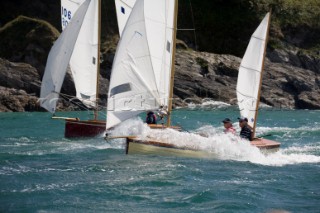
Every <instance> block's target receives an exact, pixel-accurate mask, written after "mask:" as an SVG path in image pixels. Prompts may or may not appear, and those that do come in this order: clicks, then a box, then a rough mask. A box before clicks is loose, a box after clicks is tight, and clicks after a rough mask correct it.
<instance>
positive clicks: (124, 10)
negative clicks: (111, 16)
mask: <svg viewBox="0 0 320 213" xmlns="http://www.w3.org/2000/svg"><path fill="white" fill-rule="evenodd" d="M135 3H136V0H115V4H116V12H117V20H118V28H119V35H120V36H121V35H122V31H123V29H124V27H125V25H126V23H127V20H128V18H129V16H130V14H131V11H132V8H133V6H134V4H135Z"/></svg>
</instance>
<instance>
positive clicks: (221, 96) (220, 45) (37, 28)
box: [0, 0, 320, 111]
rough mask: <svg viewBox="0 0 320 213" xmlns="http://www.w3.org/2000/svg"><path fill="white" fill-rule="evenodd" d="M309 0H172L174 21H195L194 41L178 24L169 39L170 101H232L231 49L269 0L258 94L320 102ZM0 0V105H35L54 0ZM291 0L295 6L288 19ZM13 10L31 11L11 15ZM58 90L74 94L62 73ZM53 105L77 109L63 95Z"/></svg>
mask: <svg viewBox="0 0 320 213" xmlns="http://www.w3.org/2000/svg"><path fill="white" fill-rule="evenodd" d="M309 1H310V2H309V3H310V5H311V6H312V11H311V12H310V13H308V14H305V12H306V11H308V10H309V8H308V7H307V6H306V4H304V3H299V1H287V0H261V1H259V3H256V1H249V0H240V1H237V0H230V1H223V0H215V1H209V0H203V1H191V3H192V11H191V7H190V1H187V0H185V1H183V0H180V1H179V18H178V28H179V29H183V28H193V27H194V26H195V28H196V40H195V37H194V32H193V31H178V38H180V39H182V40H183V41H181V42H179V43H178V44H177V46H178V50H177V54H176V75H175V87H174V94H175V97H176V100H175V104H176V105H177V106H181V105H182V106H183V105H186V104H187V103H189V102H193V103H201V102H202V99H203V98H211V99H212V100H216V101H224V102H227V103H231V104H236V93H235V87H236V81H237V76H238V67H239V64H240V61H241V59H240V58H239V56H240V57H241V56H242V55H243V53H244V51H245V49H246V46H247V43H248V41H249V39H250V36H251V34H252V32H253V31H254V29H255V28H256V27H257V26H258V24H259V22H260V21H261V19H262V17H263V16H264V14H265V13H266V11H267V10H268V9H269V8H270V7H271V8H273V11H274V13H273V14H274V15H273V16H272V25H271V33H270V41H269V45H268V51H267V60H266V65H265V73H264V77H263V85H262V97H261V101H262V102H264V103H266V104H268V105H271V106H276V107H286V108H299V109H305V108H309V109H320V101H319V98H318V97H320V96H319V95H320V94H319V93H320V92H319V87H320V86H319V84H320V30H319V29H320V24H319V22H317V21H315V20H314V19H316V18H317V17H318V18H319V14H320V13H318V15H317V14H316V12H317V11H320V3H319V2H318V1H313V0H309ZM17 2H19V4H15V3H17ZM288 2H291V3H290V4H289V3H288ZM102 3H103V5H102V11H103V18H102V19H103V20H102V21H103V23H102V26H106V27H102V31H103V32H102V33H103V36H102V47H101V51H102V59H103V61H102V64H101V72H100V74H101V75H100V85H101V87H100V94H101V95H100V98H101V102H100V105H102V106H106V98H107V89H108V82H109V81H108V79H109V78H110V74H111V67H112V62H113V57H114V53H115V50H116V45H117V42H118V35H117V31H118V29H117V22H116V17H115V10H114V1H113V0H112V1H111V0H105V1H102ZM299 4H300V5H299ZM0 6H1V8H6V9H5V10H4V11H3V13H2V15H1V17H0V26H1V25H2V27H1V28H0V38H1V39H0V58H3V59H1V60H0V94H1V100H0V111H24V110H40V109H39V106H38V105H37V103H36V99H37V97H38V96H39V89H40V82H41V79H42V76H43V71H44V68H45V64H46V59H47V56H48V52H49V50H50V48H51V46H52V45H53V42H54V41H55V40H56V39H57V37H58V36H59V32H58V30H57V29H60V14H59V12H57V13H55V12H53V11H56V10H57V11H60V1H50V0H34V1H32V2H27V1H22V0H15V1H2V2H0ZM276 6H277V7H276ZM298 6H300V7H301V8H300V10H298V15H297V16H296V19H295V21H292V20H291V19H290V17H291V18H293V17H294V16H293V15H292V13H294V11H295V10H296V9H297V8H299V7H298ZM304 7H306V8H304ZM279 8H282V9H279ZM8 11H10V12H8ZM32 11H37V13H35V12H32ZM104 12H105V14H107V15H104ZM191 13H192V14H193V15H194V24H192V22H193V19H192V16H191ZM296 13H297V12H296ZM20 14H23V15H28V16H30V17H33V18H28V17H25V16H19V17H17V16H18V15H20ZM15 17H17V18H16V19H14V20H12V19H13V18H15ZM38 18H42V19H44V20H46V21H43V20H39V19H38ZM318 20H319V19H318ZM47 21H49V22H50V23H48V22H47ZM7 22H8V23H7ZM5 23H6V24H5ZM56 28H57V29H56ZM195 41H196V42H195ZM186 44H187V45H186ZM190 48H197V49H198V50H201V51H202V52H198V51H194V50H192V49H190ZM209 52H215V53H219V54H221V55H218V54H213V53H209ZM62 93H65V94H69V95H75V88H74V84H73V81H72V78H71V75H70V73H67V76H66V78H65V82H64V84H63V88H62ZM10 103H11V104H10ZM58 108H59V109H69V110H72V109H78V108H75V107H74V106H72V105H70V103H68V102H66V101H61V103H60V105H59V107H58Z"/></svg>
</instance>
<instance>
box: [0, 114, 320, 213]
mask: <svg viewBox="0 0 320 213" xmlns="http://www.w3.org/2000/svg"><path fill="white" fill-rule="evenodd" d="M59 116H80V117H83V118H86V117H88V116H89V115H88V114H87V113H85V112H72V113H59ZM237 116H238V112H237V111H236V110H234V109H233V108H220V109H214V110H212V109H211V110H206V109H202V108H200V109H196V110H190V109H188V110H186V109H179V110H177V111H175V112H174V116H173V120H174V124H178V125H180V126H182V127H183V128H184V130H185V131H184V132H180V133H179V132H175V131H172V130H166V131H162V132H160V131H154V132H152V134H154V136H155V137H159V138H163V137H165V138H170V141H171V142H172V143H175V144H176V145H186V144H187V145H190V146H195V147H197V148H200V149H205V150H207V151H209V152H212V153H215V155H216V156H217V157H216V158H215V159H192V158H181V157H174V156H166V157H164V156H146V155H125V154H124V142H123V141H122V140H114V141H111V142H106V141H105V140H104V139H103V136H102V135H101V136H99V137H96V138H92V139H80V140H69V139H65V138H64V137H63V133H64V123H63V122H62V121H58V120H51V119H50V115H49V114H48V113H0V121H1V123H0V133H1V134H0V211H1V212H165V211H167V212H275V211H283V212H286V211H288V212H320V205H319V203H320V111H289V110H282V111H279V110H272V109H264V110H262V111H261V112H260V114H259V122H258V129H257V134H258V135H271V136H268V138H269V139H272V140H277V141H279V142H281V149H280V151H279V152H277V153H273V154H270V155H264V154H262V153H261V152H260V151H259V150H258V149H256V148H255V147H251V146H250V145H248V144H247V143H245V142H239V141H237V139H235V137H232V136H229V135H225V134H221V132H222V130H223V129H222V125H221V120H223V119H224V118H225V117H230V118H232V119H233V120H234V121H236V118H237ZM235 125H237V124H236V123H235ZM150 131H152V130H149V129H148V128H147V127H145V125H144V124H143V123H142V121H141V120H140V119H133V120H131V121H129V122H125V123H124V124H122V125H121V126H119V127H118V128H117V129H116V130H114V132H113V133H112V134H113V135H119V134H130V133H131V134H133V133H134V134H135V133H138V132H139V133H141V134H142V135H143V134H149V133H150ZM196 133H205V134H206V135H208V136H209V137H208V138H204V137H201V136H199V134H196Z"/></svg>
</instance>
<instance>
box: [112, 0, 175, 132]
mask: <svg viewBox="0 0 320 213" xmlns="http://www.w3.org/2000/svg"><path fill="white" fill-rule="evenodd" d="M175 6H176V1H172V0H137V1H136V3H135V5H134V7H133V9H132V12H131V14H130V17H129V19H128V20H127V23H126V25H125V28H124V30H123V32H122V35H121V39H120V42H119V44H118V48H117V51H116V55H115V58H114V62H113V68H112V74H111V79H110V85H109V94H108V112H107V118H108V120H107V129H109V128H111V127H113V126H115V125H117V124H119V123H120V122H122V121H124V120H126V119H129V118H131V117H134V116H136V115H137V114H139V113H141V112H143V111H146V110H156V109H158V108H159V107H160V106H168V97H169V92H170V78H171V65H172V63H173V62H172V59H173V57H172V53H173V43H174V42H173V39H174V38H173V32H174V29H173V28H174V20H175V19H174V18H175Z"/></svg>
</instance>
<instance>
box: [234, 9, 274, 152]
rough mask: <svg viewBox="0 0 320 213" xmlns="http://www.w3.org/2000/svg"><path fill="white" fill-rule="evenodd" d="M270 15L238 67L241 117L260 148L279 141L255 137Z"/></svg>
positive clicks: (265, 19) (261, 24)
mask: <svg viewBox="0 0 320 213" xmlns="http://www.w3.org/2000/svg"><path fill="white" fill-rule="evenodd" d="M270 17H271V13H270V12H269V13H267V14H266V16H265V17H264V19H263V20H262V22H261V23H260V25H259V27H258V28H257V29H256V31H255V32H254V33H253V35H252V36H251V39H250V42H249V45H248V47H247V50H246V52H245V54H244V57H243V59H242V61H241V64H240V68H239V73H238V82H237V99H238V105H239V109H240V114H241V117H245V118H247V119H248V124H249V126H251V127H252V130H253V138H254V139H253V141H251V144H252V145H254V146H256V147H258V148H260V149H268V150H269V149H275V150H276V149H279V147H280V143H279V142H276V141H272V140H267V139H264V138H255V132H256V126H257V117H258V109H259V102H260V93H261V85H262V74H263V68H264V60H265V55H266V48H267V42H268V34H269V28H270Z"/></svg>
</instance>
